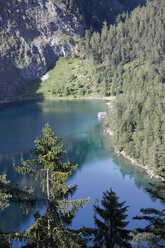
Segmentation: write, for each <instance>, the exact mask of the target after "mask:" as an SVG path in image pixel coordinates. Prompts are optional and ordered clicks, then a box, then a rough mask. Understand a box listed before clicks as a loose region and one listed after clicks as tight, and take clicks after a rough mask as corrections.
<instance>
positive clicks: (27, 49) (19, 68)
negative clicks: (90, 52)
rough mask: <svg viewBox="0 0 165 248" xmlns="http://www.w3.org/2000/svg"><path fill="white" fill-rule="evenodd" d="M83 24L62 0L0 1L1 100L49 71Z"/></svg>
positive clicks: (69, 48)
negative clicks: (70, 12)
mask: <svg viewBox="0 0 165 248" xmlns="http://www.w3.org/2000/svg"><path fill="white" fill-rule="evenodd" d="M75 34H77V35H79V36H82V35H83V34H84V24H83V23H82V22H80V21H79V20H78V17H77V16H76V15H74V13H72V15H71V14H69V12H68V11H67V8H66V6H65V4H63V3H62V2H61V1H60V0H5V1H4V0H0V99H1V100H2V99H6V98H7V97H12V96H14V95H15V94H16V90H17V88H18V87H19V86H21V85H23V84H25V83H27V82H29V81H31V80H34V79H36V78H38V77H40V76H42V75H43V74H45V72H46V71H47V69H48V67H49V66H50V65H51V64H52V63H54V62H55V61H56V60H57V58H58V57H59V56H67V55H68V54H69V52H70V50H71V49H72V47H73V40H72V39H71V37H72V36H73V35H75Z"/></svg>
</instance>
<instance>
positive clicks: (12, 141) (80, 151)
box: [0, 100, 163, 231]
mask: <svg viewBox="0 0 165 248" xmlns="http://www.w3.org/2000/svg"><path fill="white" fill-rule="evenodd" d="M106 110H107V107H106V105H105V101H95V100H94V101H87V100H86V101H44V102H34V103H27V104H23V105H22V104H21V105H20V104H19V105H14V106H9V107H5V108H2V109H1V111H0V173H6V174H7V178H8V179H9V180H10V181H11V184H12V185H15V184H17V185H18V186H19V187H21V188H23V187H24V186H25V185H26V186H34V187H35V189H36V190H35V194H37V196H39V197H41V192H40V189H39V185H38V184H37V183H36V182H34V180H33V178H32V177H31V176H28V177H22V176H20V175H18V173H16V172H15V171H14V170H13V168H12V164H13V162H18V161H19V159H20V156H22V155H23V156H24V157H25V158H26V157H27V156H28V155H27V152H26V151H27V149H29V148H30V147H32V146H33V141H34V139H35V138H36V136H39V135H40V134H41V128H42V127H43V126H44V125H45V123H47V122H49V123H50V125H51V127H52V129H53V130H54V131H55V133H56V134H57V135H58V136H61V137H62V139H63V143H64V145H65V148H66V149H67V151H68V153H67V155H66V159H68V160H69V161H71V162H76V163H78V165H79V166H78V170H77V172H76V173H75V174H74V175H73V176H72V178H70V182H71V183H72V184H78V185H79V188H78V191H77V193H76V194H75V195H74V198H75V199H76V198H86V197H88V196H90V197H91V201H90V202H89V203H88V205H87V207H85V208H84V209H82V210H81V211H80V212H79V213H78V215H77V217H76V218H75V220H74V223H73V226H74V227H80V226H82V225H87V226H92V225H93V208H92V206H93V204H94V202H95V199H96V198H98V199H101V197H102V192H103V191H105V190H107V189H110V187H111V188H112V189H113V190H114V191H116V193H117V195H118V196H119V197H120V200H121V201H124V200H126V202H127V203H126V204H127V205H129V206H130V208H129V213H128V214H129V219H131V218H132V217H133V216H135V215H136V214H138V213H139V209H140V208H142V207H155V208H160V209H161V208H162V207H163V206H162V205H161V203H160V202H159V201H158V200H155V201H153V200H152V199H151V197H150V196H149V194H148V193H147V192H146V191H145V187H146V186H147V185H148V183H149V182H150V181H151V180H150V179H148V177H147V176H146V175H144V173H143V171H141V170H140V169H137V168H134V167H133V166H132V165H130V164H129V163H128V162H127V161H126V160H124V159H123V158H120V157H117V156H116V155H115V154H114V153H113V152H112V151H111V149H110V147H111V141H110V138H109V137H107V135H106V134H105V133H103V130H102V127H101V123H100V122H99V121H98V120H97V112H100V111H106ZM37 208H39V209H41V206H40V204H38V206H37ZM42 211H44V210H42ZM34 212H35V210H29V214H28V215H25V216H23V209H21V208H19V207H18V206H16V205H15V204H12V205H11V206H10V207H9V208H8V209H6V210H5V211H3V212H1V213H0V229H1V230H3V231H15V230H24V229H26V228H27V227H28V226H29V225H30V224H31V223H32V222H33V221H34V219H33V213H34ZM136 224H137V221H136V222H135V221H131V223H130V227H131V228H133V227H134V226H135V225H136ZM142 224H143V223H142Z"/></svg>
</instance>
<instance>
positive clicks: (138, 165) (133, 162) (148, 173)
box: [104, 128, 165, 181]
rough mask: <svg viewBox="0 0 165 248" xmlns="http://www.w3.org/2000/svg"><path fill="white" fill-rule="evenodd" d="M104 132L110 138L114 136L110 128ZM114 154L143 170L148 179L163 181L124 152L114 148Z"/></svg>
mask: <svg viewBox="0 0 165 248" xmlns="http://www.w3.org/2000/svg"><path fill="white" fill-rule="evenodd" d="M104 132H106V133H108V134H109V135H110V136H112V137H113V136H114V133H113V132H112V131H111V130H110V128H106V129H105V130H104ZM114 152H115V153H116V154H117V155H118V156H122V157H123V158H126V159H127V160H128V161H129V162H130V163H131V165H134V166H137V167H139V168H141V169H143V170H144V172H145V173H146V174H147V175H148V176H149V177H150V178H153V179H159V180H161V181H165V180H164V178H162V177H161V176H159V175H157V174H155V173H154V171H153V170H151V169H148V168H147V167H146V166H145V165H143V164H139V163H138V162H137V161H136V160H135V159H134V158H131V157H130V156H128V155H127V154H126V153H125V151H118V150H116V148H115V149H114Z"/></svg>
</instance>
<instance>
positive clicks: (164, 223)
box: [134, 175, 165, 248]
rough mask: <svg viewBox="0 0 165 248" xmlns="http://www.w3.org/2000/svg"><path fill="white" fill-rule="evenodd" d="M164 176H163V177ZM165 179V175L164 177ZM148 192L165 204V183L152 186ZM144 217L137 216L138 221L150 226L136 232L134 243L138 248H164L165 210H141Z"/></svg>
mask: <svg viewBox="0 0 165 248" xmlns="http://www.w3.org/2000/svg"><path fill="white" fill-rule="evenodd" d="M162 176H163V175H162ZM163 178H164V179H165V175H164V176H163ZM150 186H151V187H150V188H147V189H146V190H147V191H148V192H149V193H150V194H151V196H152V197H153V198H158V199H160V200H161V201H162V203H165V181H163V182H162V183H161V184H158V185H155V184H150ZM140 212H141V213H142V214H143V215H142V216H136V217H134V219H136V220H146V221H148V224H147V225H146V226H145V227H144V228H137V229H136V230H135V231H134V243H135V244H136V245H137V247H141V245H142V244H146V245H147V246H149V247H150V248H164V244H165V209H162V210H157V209H154V208H146V209H141V210H140Z"/></svg>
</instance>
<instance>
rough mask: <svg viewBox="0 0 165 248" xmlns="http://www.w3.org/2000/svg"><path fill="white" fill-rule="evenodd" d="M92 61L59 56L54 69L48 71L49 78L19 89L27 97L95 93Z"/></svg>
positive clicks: (20, 93)
mask: <svg viewBox="0 0 165 248" xmlns="http://www.w3.org/2000/svg"><path fill="white" fill-rule="evenodd" d="M91 67H92V65H91V63H90V61H86V60H82V59H80V58H59V60H58V61H57V62H56V65H55V67H54V68H53V69H51V70H50V71H49V72H47V75H48V78H47V79H46V80H44V81H43V80H42V78H40V79H38V80H35V81H33V82H31V83H29V84H28V85H26V86H25V87H22V88H21V90H19V92H18V94H19V95H21V96H25V97H35V96H42V97H43V98H55V97H69V98H76V97H83V96H89V95H93V91H94V87H93V80H94V76H93V73H92V70H91Z"/></svg>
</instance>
